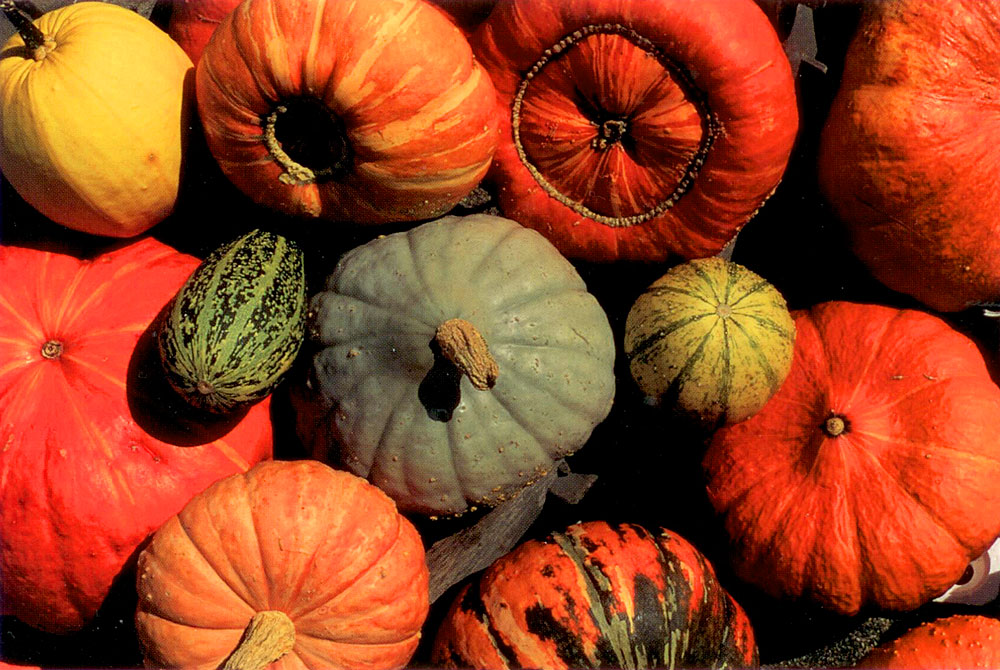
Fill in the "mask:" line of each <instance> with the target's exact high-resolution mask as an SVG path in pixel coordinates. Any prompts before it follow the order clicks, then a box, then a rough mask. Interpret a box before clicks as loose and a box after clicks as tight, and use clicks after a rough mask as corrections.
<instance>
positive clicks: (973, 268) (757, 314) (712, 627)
mask: <svg viewBox="0 0 1000 670" xmlns="http://www.w3.org/2000/svg"><path fill="white" fill-rule="evenodd" d="M780 4H781V3H768V2H759V3H756V2H754V1H753V0H700V1H699V2H697V3H691V2H684V1H681V0H622V1H621V2H609V1H608V0H574V2H572V3H570V2H564V1H562V0H500V1H499V2H497V3H493V2H482V3H465V4H463V3H447V2H444V0H439V2H437V3H434V2H431V1H430V0H358V1H357V2H351V3H348V2H340V1H335V0H328V1H327V2H320V1H319V0H295V1H292V0H243V1H242V2H237V1H236V0H179V1H178V2H176V3H174V4H172V5H168V7H167V10H168V11H166V13H165V14H164V15H162V16H161V15H156V14H155V13H154V17H153V19H148V18H146V17H145V16H142V15H140V14H139V13H137V12H136V11H133V10H131V9H127V8H123V7H121V6H118V5H115V4H111V3H102V2H80V3H76V4H70V5H67V6H64V7H61V8H58V9H54V10H52V11H49V12H47V13H44V14H42V15H41V16H38V17H32V16H30V7H27V5H26V4H25V3H17V2H14V1H13V0H0V9H2V10H3V12H4V14H5V15H6V16H7V18H8V19H10V21H11V23H13V24H14V26H15V27H16V28H17V31H18V34H16V35H15V36H13V37H12V38H11V39H10V41H9V42H8V43H7V44H6V45H5V46H4V47H3V52H2V54H0V171H2V174H3V178H4V181H5V191H4V194H5V201H4V203H3V206H4V222H5V225H6V226H8V228H9V229H10V230H13V231H14V235H13V236H14V237H15V240H14V241H13V242H11V241H10V239H9V237H10V236H11V235H10V233H8V234H7V235H5V239H4V241H3V244H2V245H0V274H2V276H3V283H2V285H0V605H2V612H3V614H4V615H8V616H12V617H16V618H17V619H18V620H19V621H21V622H23V623H24V624H27V625H28V626H31V627H33V628H37V629H39V630H41V631H46V632H48V633H52V634H55V635H67V634H70V633H72V632H74V631H79V630H80V629H82V628H84V627H86V626H87V625H88V624H89V623H90V622H92V621H93V620H94V619H95V617H96V616H97V615H98V610H99V609H100V608H101V607H102V604H105V603H106V602H107V601H108V599H109V597H110V596H109V594H110V593H111V592H112V590H113V586H114V585H117V584H120V583H121V580H122V579H124V580H126V581H127V587H126V590H128V591H130V592H131V593H132V594H133V596H134V598H135V603H136V606H135V614H134V617H135V618H134V631H135V634H136V637H137V642H138V644H139V645H140V646H141V653H142V660H144V662H145V663H146V664H147V665H148V666H151V667H183V668H188V667H192V668H193V667H198V668H218V667H223V668H240V669H242V670H251V669H256V668H266V667H273V668H299V667H322V668H397V667H404V666H406V665H407V664H408V663H411V662H419V663H424V664H427V663H429V664H432V665H434V666H436V667H437V666H447V667H475V668H514V667H543V668H570V667H572V668H583V667H618V668H650V667H675V666H696V667H721V666H751V665H755V664H757V663H758V662H759V660H760V656H759V653H758V648H757V642H756V639H755V634H754V630H753V628H754V626H753V624H755V623H756V622H755V621H753V617H752V616H748V615H747V612H746V611H744V608H743V607H741V605H740V604H738V603H737V601H736V599H735V598H734V597H733V595H731V594H730V593H729V591H733V590H734V589H737V590H738V589H743V590H744V591H745V590H746V588H747V587H749V588H752V589H756V590H758V591H759V592H760V593H762V594H764V596H765V597H766V598H770V599H773V600H774V601H775V602H805V603H809V604H810V605H811V606H813V607H816V608H819V609H820V610H822V611H826V612H830V613H832V614H833V615H834V616H839V617H845V618H847V617H852V616H855V615H857V614H858V613H859V612H871V611H876V612H878V611H899V612H908V611H914V610H916V609H918V608H921V607H922V606H924V605H925V604H927V603H929V602H930V601H932V600H933V599H934V598H936V597H937V596H940V595H941V594H942V593H944V592H945V591H947V590H948V589H949V588H950V587H952V586H953V585H954V584H956V582H958V581H959V580H960V578H962V576H963V573H965V572H966V570H967V567H968V566H969V564H970V562H971V561H973V559H976V558H977V557H978V556H980V555H981V554H983V552H984V551H985V550H986V549H987V548H988V547H989V546H990V545H991V544H992V543H993V542H994V540H995V539H996V538H997V536H998V535H1000V514H998V513H995V510H998V509H1000V488H998V487H997V486H996V481H998V479H1000V438H998V437H997V435H998V432H997V428H996V426H998V425H1000V388H998V387H997V385H996V383H995V382H994V380H993V378H992V377H991V368H990V366H989V365H988V362H987V359H988V358H989V356H985V357H984V353H983V351H982V349H983V346H984V344H983V342H982V341H981V340H977V338H976V337H974V336H971V335H970V334H968V333H966V332H962V329H961V328H960V327H958V326H959V321H958V320H957V319H956V318H955V317H956V315H968V314H970V310H971V311H974V310H975V309H977V306H982V305H989V304H990V303H992V302H994V301H996V300H998V299H1000V263H997V262H996V260H995V259H996V258H997V257H998V253H1000V234H998V233H1000V231H998V225H997V224H996V223H995V221H994V215H993V212H995V211H996V209H997V207H996V206H995V205H1000V203H998V202H995V201H996V200H1000V192H998V191H997V189H996V188H993V187H992V181H993V180H992V179H991V178H992V177H995V173H996V169H997V166H998V163H1000V153H998V152H997V151H996V148H995V147H996V143H995V142H990V141H986V140H984V137H986V138H987V140H988V138H989V136H990V135H989V134H990V133H991V132H993V130H994V128H996V108H995V103H994V102H993V98H992V96H993V95H994V94H995V92H994V89H995V82H996V78H997V76H1000V72H997V71H996V70H997V66H996V62H995V59H993V58H986V57H984V54H989V53H992V51H990V50H991V49H992V50H994V51H995V49H996V48H1000V3H997V2H994V1H993V0H991V1H989V2H972V1H971V0H967V1H960V0H949V2H945V3H925V2H920V1H919V0H913V1H910V0H890V1H887V2H884V3H874V4H873V5H872V6H870V7H868V8H867V9H866V10H865V12H864V13H863V15H861V16H860V23H859V24H858V25H857V29H856V36H855V38H854V39H853V41H852V42H851V45H850V49H849V50H848V51H847V53H846V56H845V60H844V71H843V77H842V79H841V82H840V91H839V93H838V94H837V97H836V99H835V100H833V102H832V106H831V107H830V109H829V116H828V118H826V119H825V120H824V122H825V129H824V131H823V133H822V137H821V138H820V141H818V142H817V145H816V146H815V147H814V148H815V152H813V153H811V154H808V155H809V159H810V160H812V161H815V165H816V166H817V176H818V186H819V188H821V189H822V192H823V194H824V197H825V200H826V202H828V203H829V205H830V206H831V207H832V211H833V212H834V215H835V218H836V221H837V222H838V224H843V227H844V230H845V232H846V233H847V234H848V235H849V238H850V241H851V253H852V254H853V258H854V259H855V260H857V261H858V262H859V263H860V264H863V266H864V267H865V268H866V271H867V272H870V273H871V276H872V277H874V278H875V279H877V280H878V281H879V282H881V285H882V286H884V287H885V289H886V291H885V293H884V295H885V296H886V300H884V301H882V302H880V303H863V302H857V301H849V300H843V299H841V300H826V301H820V302H817V303H815V304H808V305H792V307H793V309H791V310H789V306H788V305H789V302H786V299H785V297H783V294H782V291H780V290H779V288H778V287H777V286H776V285H775V283H774V282H772V281H769V280H768V278H767V274H768V273H767V272H755V271H754V270H752V269H750V267H748V266H752V265H754V263H753V259H752V258H750V259H747V261H745V262H735V261H734V260H733V258H737V259H738V260H741V261H742V259H741V258H740V256H739V255H740V244H739V241H738V240H736V241H735V251H734V248H733V244H734V240H735V236H736V235H737V233H739V232H740V231H741V230H742V229H743V227H744V225H746V224H747V223H748V222H749V221H750V220H751V219H752V218H753V217H754V216H755V215H756V214H757V213H758V211H760V212H761V215H760V216H758V217H757V219H756V220H762V219H764V220H766V217H767V205H766V204H765V203H766V202H767V201H768V199H769V198H770V196H771V195H772V194H773V193H775V191H776V190H777V189H779V184H780V183H781V181H782V179H783V177H785V176H786V171H787V170H788V166H789V161H790V159H791V157H792V156H793V152H794V150H795V148H796V142H797V141H800V142H801V136H800V126H799V119H800V95H799V94H798V92H797V89H796V86H797V81H796V78H795V76H794V74H793V70H792V67H791V66H790V63H789V60H788V58H787V57H786V54H785V51H784V50H783V47H782V42H781V39H780V37H779V29H778V28H776V27H775V23H778V24H779V27H780V23H781V22H780V21H776V22H773V21H772V20H771V19H774V18H776V17H773V16H769V15H768V13H767V12H766V11H764V9H766V8H768V7H772V8H773V6H776V5H780ZM932 4H933V5H934V6H933V7H932ZM939 4H940V5H941V6H944V7H946V9H945V10H943V11H942V10H941V9H940V8H939ZM26 8H27V10H28V11H26ZM157 16H159V17H160V18H161V19H162V20H161V21H160V23H161V24H162V25H157V21H156V20H155V19H156V18H157ZM168 21H169V22H168ZM941 34H947V35H954V36H955V37H954V39H952V38H948V39H945V38H941V37H939V35H941ZM941 90H950V91H953V92H954V93H953V94H952V95H946V96H943V95H940V91H941ZM800 147H801V145H800ZM210 198H211V199H210ZM477 198H478V200H477ZM212 199H214V200H212ZM477 202H478V204H479V205H489V208H480V209H477ZM807 224H808V222H803V224H802V225H807ZM28 227H33V228H34V227H37V230H33V231H32V233H31V234H25V230H26V229H27V228H28ZM36 233H37V234H36ZM18 234H20V237H21V239H19V240H18V239H16V238H17V237H18ZM734 253H735V256H734V255H733V254H734ZM327 261H330V262H329V263H327ZM331 266H332V267H331ZM595 268H600V269H595ZM616 273H620V276H622V277H627V276H631V277H633V278H634V277H637V276H638V277H642V279H641V281H642V286H641V287H640V290H633V289H634V287H633V286H632V285H631V284H634V283H635V282H634V281H632V282H629V281H625V280H623V281H622V282H621V283H620V284H618V285H614V284H613V283H611V284H610V285H609V282H613V281H614V278H615V277H616ZM595 278H599V279H601V280H602V281H603V282H604V283H605V285H604V286H595V285H594V284H595V281H594V280H595ZM873 281H874V280H873ZM635 407H639V408H640V410H641V411H642V412H643V416H644V417H648V418H649V423H650V425H653V426H655V427H656V430H657V433H658V434H656V435H649V436H647V437H646V440H647V441H648V443H647V444H646V445H644V446H643V447H642V450H649V451H657V452H664V451H667V450H671V449H681V448H683V449H685V450H687V452H688V453H687V455H686V456H683V457H682V456H677V457H676V458H673V459H672V460H674V461H675V463H676V464H677V467H676V469H675V470H672V471H664V472H662V473H658V472H657V473H653V475H652V476H654V477H658V478H661V479H662V481H663V482H664V486H670V484H669V482H671V481H673V480H676V479H681V480H686V481H696V482H697V485H696V486H697V487H698V488H699V489H700V490H702V491H703V492H704V493H705V501H706V504H708V505H710V507H711V509H712V514H711V517H710V518H711V521H712V522H713V523H715V524H717V527H718V530H719V533H720V534H722V535H724V537H725V543H726V548H725V552H724V554H717V553H716V552H711V551H709V550H708V547H699V546H698V544H699V543H698V542H697V541H692V540H698V539H700V538H686V537H684V536H683V535H682V534H681V533H678V532H677V531H676V527H678V526H684V524H685V522H684V517H685V515H686V514H689V513H688V512H685V511H683V510H681V511H680V514H678V511H677V510H673V509H660V508H656V506H655V505H654V506H653V508H651V509H649V510H648V512H647V515H646V519H644V520H643V521H644V523H638V520H631V519H627V518H622V516H623V514H622V510H608V511H607V513H606V514H605V515H603V516H602V518H592V519H588V520H585V521H583V522H580V523H573V524H566V525H564V526H560V527H545V528H540V527H537V526H536V527H535V528H534V531H533V536H532V537H528V538H525V541H524V542H523V543H521V544H520V545H519V546H517V548H515V549H513V551H511V552H509V553H507V554H506V555H504V556H503V557H502V558H500V559H498V560H496V561H495V562H493V563H492V565H490V566H489V567H488V568H487V569H485V570H484V571H482V572H479V573H477V574H476V575H475V576H474V577H473V578H471V579H466V580H464V581H463V583H461V584H457V585H455V587H454V588H453V589H451V590H449V596H450V597H449V598H448V599H447V602H444V604H445V605H446V606H447V607H446V609H442V611H441V613H440V615H439V616H437V617H429V616H428V613H429V612H430V611H431V602H430V601H431V595H430V591H429V578H430V575H429V571H428V566H427V562H426V549H427V547H428V545H429V541H428V535H427V534H426V533H423V531H421V530H419V529H423V528H430V527H433V524H434V523H435V521H432V520H433V519H439V520H440V521H437V522H436V523H442V524H452V525H451V526H449V527H450V528H459V527H462V524H463V523H465V520H469V522H470V523H471V522H473V521H475V519H476V518H477V516H476V515H477V514H481V513H482V510H483V509H489V508H494V507H498V506H503V505H509V504H511V503H513V502H516V501H517V500H518V499H519V496H522V495H523V494H524V493H525V492H526V491H529V490H532V487H540V486H548V485H549V484H550V483H551V481H552V478H553V476H554V473H555V472H556V470H557V469H558V468H559V467H560V466H561V465H562V464H563V463H564V462H565V459H566V458H567V457H569V456H571V455H573V454H575V453H576V452H577V451H579V450H581V448H583V447H584V446H587V449H584V450H583V451H595V450H600V449H604V450H605V452H608V451H611V452H612V453H613V452H614V450H616V449H619V448H621V445H619V444H618V443H616V441H617V440H619V439H624V438H622V436H616V435H614V434H613V433H611V434H609V432H603V433H600V435H599V439H597V438H595V436H597V435H598V433H599V431H601V429H602V427H604V426H607V420H608V417H609V415H611V414H612V412H613V411H619V412H621V411H638V410H635ZM623 408H627V409H623ZM282 417H284V419H285V424H286V425H284V428H289V430H284V431H283V430H282V427H283V426H282V424H281V422H280V419H281V418H282ZM675 431H676V433H678V434H680V433H685V434H688V435H694V436H696V439H694V440H690V441H687V442H684V441H680V440H676V439H671V437H672V436H674V433H675ZM293 442H294V445H293V444H292V443H293ZM642 450H639V451H642ZM630 453H631V452H630ZM636 453H638V452H636ZM668 460H670V459H668ZM656 462H663V458H661V459H660V460H659V461H656ZM682 466H684V467H682ZM688 466H693V467H690V468H689V467H688ZM597 474H598V475H599V476H600V474H601V473H597ZM642 495H643V496H645V497H644V500H645V501H646V504H647V505H648V504H649V501H654V500H656V498H657V494H656V492H654V494H652V495H650V494H649V493H643V494H642ZM581 509H582V507H581ZM650 518H652V519H655V523H653V524H649V523H645V521H647V520H648V519H650ZM686 534H687V533H685V535H686ZM709 553H711V554H712V555H713V558H712V559H711V560H710V559H709V558H708V557H707V554H709ZM715 556H718V560H717V559H716V558H715ZM723 561H724V562H723ZM713 563H715V565H713ZM717 570H718V572H717ZM723 583H726V584H727V588H726V589H724V588H723ZM728 587H732V588H728ZM734 592H735V591H734ZM984 614H985V613H979V612H976V613H969V614H967V615H965V616H956V617H951V618H948V619H945V620H943V621H942V622H940V623H938V624H934V625H928V626H925V627H920V628H916V629H914V630H913V631H912V632H910V633H908V634H907V635H906V636H904V637H903V638H901V639H900V640H898V641H896V642H894V643H892V644H891V645H886V646H884V647H882V648H880V649H879V650H877V651H876V652H874V653H873V654H872V655H871V656H869V657H868V658H867V659H866V660H865V661H864V662H865V663H867V664H869V665H870V666H871V667H887V666H891V665H892V664H893V663H898V664H901V665H900V666H899V667H916V666H917V665H918V664H928V665H929V667H941V663H944V662H949V663H959V664H961V663H969V664H976V663H981V664H984V665H983V666H982V667H989V666H991V665H992V666H995V665H997V664H1000V649H996V648H995V645H991V644H990V643H989V642H988V640H989V639H991V637H992V636H995V635H996V633H997V626H998V624H997V622H996V621H995V620H994V619H993V618H990V617H988V616H985V615H984ZM432 624H433V625H432ZM421 640H424V641H426V645H425V646H426V651H425V652H423V655H422V656H418V657H415V654H416V653H417V651H418V647H419V648H423V647H420V645H421V644H422V643H421ZM938 640H944V641H946V645H944V646H942V645H941V644H940V643H939V642H938ZM928 641H929V642H930V643H933V644H929V642H928ZM928 646H930V647H934V648H935V649H938V650H940V649H944V650H945V652H946V656H944V657H941V656H936V657H935V656H928V655H927V654H930V652H929V651H927V647H928ZM963 654H965V655H967V656H968V658H965V657H964V656H963ZM0 657H2V655H0ZM4 660H18V659H9V658H5V659H4ZM21 660H24V659H21ZM0 665H3V663H2V661H0ZM965 667H980V666H974V665H968V666H965Z"/></svg>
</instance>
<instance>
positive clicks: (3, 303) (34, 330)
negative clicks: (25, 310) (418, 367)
mask: <svg viewBox="0 0 1000 670" xmlns="http://www.w3.org/2000/svg"><path fill="white" fill-rule="evenodd" d="M0 307H2V308H4V309H5V310H6V311H7V312H8V313H9V314H10V316H11V317H12V318H14V319H16V320H17V321H18V322H19V323H20V325H21V327H22V328H24V330H25V331H27V332H28V334H29V335H30V336H32V337H34V338H36V339H38V341H40V342H41V341H44V340H45V333H43V332H42V330H41V329H39V328H38V327H36V326H35V324H34V323H32V322H31V320H30V319H28V318H27V317H25V316H24V315H23V314H21V312H19V311H18V310H17V309H15V308H14V306H13V305H11V304H10V302H8V301H7V298H5V297H4V296H3V295H2V294H0Z"/></svg>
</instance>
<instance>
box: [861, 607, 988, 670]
mask: <svg viewBox="0 0 1000 670" xmlns="http://www.w3.org/2000/svg"><path fill="white" fill-rule="evenodd" d="M855 667H858V668H871V669H875V668H881V669H884V670H921V669H922V668H926V670H990V669H991V668H1000V621H997V619H995V618H993V617H992V616H986V615H980V614H953V615H951V616H947V617H942V618H940V619H935V620H934V621H928V622H925V623H922V624H920V625H919V626H916V627H914V628H911V629H910V630H908V631H906V632H905V633H903V634H902V635H900V636H899V637H898V638H896V639H895V640H892V641H889V642H885V643H883V644H880V645H879V646H878V647H876V648H875V649H873V650H872V651H871V652H869V653H868V655H866V656H865V657H864V658H863V659H861V662H860V663H858V665H857V666H855Z"/></svg>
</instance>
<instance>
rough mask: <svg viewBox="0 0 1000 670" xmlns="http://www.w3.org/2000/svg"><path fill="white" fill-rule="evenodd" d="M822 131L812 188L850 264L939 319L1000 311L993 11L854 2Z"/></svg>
mask: <svg viewBox="0 0 1000 670" xmlns="http://www.w3.org/2000/svg"><path fill="white" fill-rule="evenodd" d="M866 4H867V5H868V6H866V8H865V13H864V14H863V16H862V18H861V22H860V25H859V26H858V30H857V33H856V35H855V37H854V40H853V41H852V42H851V45H850V48H849V50H848V52H847V54H846V57H845V61H844V73H843V77H842V79H841V84H840V89H839V90H838V92H837V95H836V98H835V99H834V101H833V105H832V107H831V109H830V112H829V115H828V119H827V122H826V126H825V127H824V128H823V133H822V140H821V144H820V147H819V156H818V162H819V181H820V186H821V187H822V191H823V193H824V194H825V196H826V198H827V199H828V201H829V202H830V204H831V205H832V206H833V210H834V212H835V213H836V214H837V216H838V217H839V218H840V219H842V220H843V221H844V223H845V224H846V227H847V230H848V232H849V234H850V238H851V245H852V249H853V252H854V254H855V255H856V256H857V257H858V258H860V259H861V260H862V261H863V262H864V263H865V265H866V266H867V267H868V269H869V270H870V271H871V273H872V274H873V275H874V276H875V277H876V278H877V279H878V280H880V281H881V282H882V283H883V284H885V285H886V286H888V287H889V288H891V289H893V290H895V291H899V292H901V293H905V294H907V295H910V296H912V297H914V298H916V299H917V300H919V301H920V302H922V303H923V304H925V305H927V306H929V307H931V308H932V309H935V310H939V311H946V312H952V311H958V310H961V309H964V308H966V307H968V306H969V305H972V304H975V303H977V302H992V301H997V300H1000V261H998V260H997V259H998V258H1000V224H998V223H997V221H996V217H995V216H994V215H993V212H995V211H996V210H997V208H998V207H1000V192H998V191H997V190H996V189H992V188H983V184H991V183H993V180H994V178H995V175H996V172H997V168H998V166H1000V152H998V151H997V145H998V140H1000V124H998V123H997V117H996V106H995V104H994V102H993V100H992V98H993V95H994V91H995V89H996V79H997V77H998V76H1000V67H998V65H997V61H996V59H995V58H994V57H993V56H994V54H995V53H996V52H997V50H998V49H1000V9H998V7H997V5H996V4H995V3H992V2H977V1H976V0H948V1H947V2H939V3H927V2H920V1H919V0H899V1H897V2H876V3H866Z"/></svg>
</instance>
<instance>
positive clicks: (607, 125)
mask: <svg viewBox="0 0 1000 670" xmlns="http://www.w3.org/2000/svg"><path fill="white" fill-rule="evenodd" d="M627 133H628V123H627V122H626V120H625V119H605V120H604V121H603V122H602V123H601V124H600V126H599V127H598V134H597V137H595V138H594V139H593V140H591V141H590V146H592V147H593V148H594V151H607V150H608V149H609V148H611V147H612V146H614V145H615V144H618V143H619V142H621V141H622V139H623V138H624V137H625V135H626V134H627Z"/></svg>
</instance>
